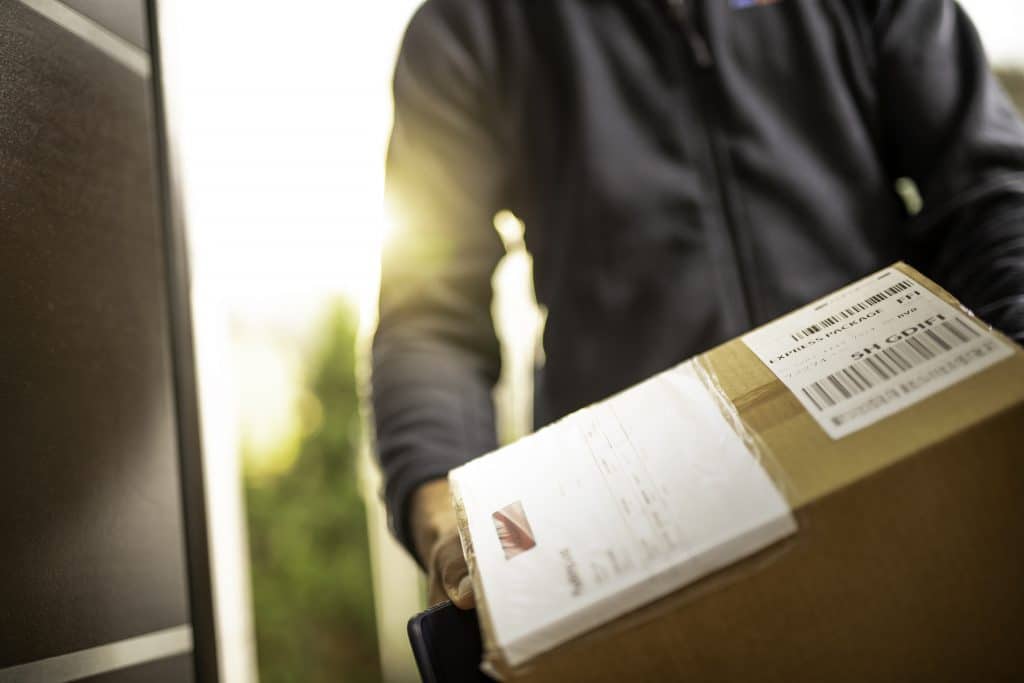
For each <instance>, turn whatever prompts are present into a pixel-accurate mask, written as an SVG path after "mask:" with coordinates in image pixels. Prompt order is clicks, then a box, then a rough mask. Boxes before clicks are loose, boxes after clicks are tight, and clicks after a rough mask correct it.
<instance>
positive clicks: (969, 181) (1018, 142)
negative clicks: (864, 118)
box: [875, 0, 1024, 341]
mask: <svg viewBox="0 0 1024 683" xmlns="http://www.w3.org/2000/svg"><path fill="white" fill-rule="evenodd" d="M877 7H878V14H877V15H876V17H875V37H876V41H877V43H876V45H877V53H878V64H877V74H878V75H877V78H878V79H879V96H880V98H881V105H880V108H881V112H882V135H883V141H882V143H883V144H882V149H883V155H885V156H886V159H885V162H886V163H887V165H888V167H889V168H890V169H891V172H892V173H893V176H894V177H900V176H906V177H909V178H911V179H913V180H914V181H915V183H916V184H917V186H918V188H919V191H920V194H921V197H922V199H923V210H922V211H921V212H920V213H919V214H918V215H917V216H916V217H915V218H914V219H913V220H912V221H911V224H910V230H909V235H908V244H907V248H908V260H910V261H911V262H912V263H915V264H916V265H917V266H918V267H919V268H920V269H921V270H922V271H923V272H925V273H927V274H928V275H929V276H931V277H932V278H933V279H935V280H936V281H937V282H940V283H941V284H942V285H943V286H945V287H946V288H947V289H948V290H949V291H950V292H952V293H953V294H954V295H956V296H957V297H959V298H960V300H961V301H963V302H964V303H965V304H966V305H967V306H969V307H970V308H971V309H973V310H974V311H975V312H976V313H977V314H978V315H979V316H980V317H981V318H983V319H985V320H987V321H988V322H989V323H990V324H991V325H993V326H994V327H996V328H999V329H1001V330H1002V331H1003V332H1005V333H1006V334H1008V335H1009V336H1011V337H1013V338H1015V339H1017V340H1018V341H1024V125H1022V124H1021V120H1020V118H1019V115H1018V114H1017V113H1016V112H1015V111H1014V108H1013V105H1012V104H1011V103H1010V100H1009V98H1008V97H1007V96H1006V94H1005V92H1003V90H1002V89H1001V88H1000V86H999V84H998V82H997V81H996V79H995V77H994V76H993V74H992V72H991V70H990V69H989V65H988V63H987V61H986V58H985V54H984V51H983V49H982V47H981V44H980V42H979V39H978V35H977V33H976V31H975V29H974V26H973V25H972V23H971V21H970V20H969V19H968V17H967V16H966V15H965V14H964V12H963V10H962V9H961V8H960V7H959V6H958V5H957V4H956V3H955V2H953V0H920V1H919V0H907V1H905V2H903V1H899V0H893V1H890V2H880V3H878V5H877Z"/></svg>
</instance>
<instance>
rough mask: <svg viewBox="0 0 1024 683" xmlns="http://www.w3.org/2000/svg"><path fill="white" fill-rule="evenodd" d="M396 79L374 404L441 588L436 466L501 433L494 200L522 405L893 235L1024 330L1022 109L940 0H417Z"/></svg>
mask: <svg viewBox="0 0 1024 683" xmlns="http://www.w3.org/2000/svg"><path fill="white" fill-rule="evenodd" d="M394 98H395V121H394V130H393V133H392V137H391V144H390V149H389V153H388V161H387V187H388V193H389V196H390V199H391V202H392V205H393V206H394V207H395V209H396V213H397V220H398V228H397V232H396V234H395V235H394V236H393V238H392V240H391V242H390V246H389V247H388V249H387V250H386V253H385V254H384V260H383V272H382V281H381V293H380V323H379V328H378V330H377V333H376V337H375V340H374V346H373V378H372V390H373V407H374V412H375V419H376V436H377V446H378V450H379V458H380V464H381V467H382V469H383V472H384V477H385V482H386V483H385V489H384V496H385V498H386V501H387V505H388V510H389V515H390V520H391V525H392V529H393V531H394V533H395V535H396V536H397V537H398V539H399V540H400V541H401V542H402V543H403V544H404V545H405V546H406V548H408V549H409V550H410V551H411V552H412V553H413V554H414V555H415V556H416V557H417V558H418V560H419V561H420V562H421V564H422V565H423V566H424V567H425V568H426V570H427V571H428V573H429V574H430V577H431V578H430V585H431V601H432V602H434V601H437V600H439V599H441V598H443V597H444V596H445V595H447V596H448V597H450V598H452V599H453V601H454V602H455V603H456V604H458V605H460V606H463V607H467V606H470V605H472V604H473V599H472V589H471V588H470V586H469V581H468V578H467V577H466V566H465V562H464V560H463V558H462V553H461V549H460V547H459V541H458V538H457V534H456V532H455V520H454V515H453V513H452V509H451V505H450V502H449V499H448V490H447V485H446V484H445V480H444V477H445V475H446V473H447V472H448V470H449V469H451V468H452V467H455V466H457V465H460V464H462V463H464V462H466V461H467V460H469V459H470V458H473V457H475V456H477V455H481V454H483V453H485V452H487V451H489V450H492V449H493V448H495V446H496V442H495V429H494V417H493V409H492V403H491V390H492V387H493V385H494V383H495V381H496V379H497V377H498V374H499V348H498V342H497V340H496V338H495V334H494V328H493V324H492V321H491V315H490V307H491V284H490V283H491V276H492V273H493V271H494V268H495V265H496V264H497V262H498V260H499V259H500V258H501V257H502V255H503V247H502V242H501V240H500V238H499V236H498V234H497V233H496V231H495V230H494V228H493V217H494V215H495V213H496V212H497V211H499V210H502V209H508V210H510V211H512V212H513V213H514V214H515V215H516V216H518V217H519V218H520V219H522V221H523V222H524V224H525V241H526V246H527V248H528V249H529V251H530V252H531V254H532V255H533V259H534V284H535V289H536V293H537V299H538V301H539V303H540V304H541V305H543V306H544V307H546V309H547V311H548V316H547V324H546V329H545V333H544V350H545V356H546V364H545V366H544V368H543V370H542V373H541V374H540V375H539V379H538V383H537V386H536V421H537V423H538V425H540V424H543V423H546V422H549V421H551V420H553V419H555V418H558V417H560V416H562V415H565V414H566V413H569V412H570V411H573V410H575V409H577V408H580V407H582V406H584V405H586V404H588V403H591V402H593V401H595V400H598V399H601V398H603V397H605V396H608V395H609V394H611V393H613V392H615V391H618V390H620V389H623V388H625V387H627V386H629V385H631V384H633V383H635V382H637V381H639V380H642V379H644V378H646V377H648V376H650V375H652V374H654V373H656V372H658V371H660V370H663V369H666V368H668V367H670V366H672V365H674V364H676V363H679V362H680V361H682V360H684V359H686V358H687V357H689V356H692V355H694V354H696V353H698V352H701V351H703V350H706V349H708V348H709V347H712V346H714V345H716V344H718V343H720V342H723V341H725V340H728V339H730V338H732V337H734V336H736V335H739V334H741V333H743V332H744V331H746V330H748V329H750V328H751V327H752V326H755V325H758V324H761V323H764V322H766V321H768V320H771V319H773V318H775V317H777V316H779V315H780V314H783V313H785V312H787V311H789V310H791V309H794V308H796V307H799V306H801V305H802V304H805V303H807V302H809V301H811V300H813V299H815V298H818V297H820V296H822V295H824V294H826V293H828V292H829V291H831V290H834V289H836V288H838V287H840V286H841V285H844V284H846V283H848V282H850V281H852V280H854V279H856V278H859V277H861V276H863V275H866V274H868V273H870V272H871V271H874V270H876V269H878V268H880V267H884V266H886V265H888V264H890V263H891V262H893V261H896V260H899V259H904V260H906V261H908V262H909V263H911V264H912V265H914V266H916V267H917V268H919V269H920V270H921V271H923V272H924V273H925V274H927V275H928V276H930V277H932V278H933V279H935V280H936V281H937V282H939V283H940V284H942V285H943V286H945V287H946V288H947V289H948V290H950V291H951V292H952V293H953V294H955V295H957V296H958V297H960V298H961V300H963V301H964V303H965V304H967V305H968V306H970V307H971V308H973V310H975V311H976V312H977V313H978V315H980V316H981V317H983V318H985V319H986V320H988V321H989V322H990V323H991V324H992V325H994V326H996V327H999V328H1001V329H1002V330H1003V331H1004V332H1006V333H1007V334H1009V335H1011V336H1013V337H1015V338H1017V339H1018V340H1020V339H1022V337H1024V127H1022V124H1021V122H1020V120H1019V119H1018V118H1017V116H1016V115H1015V113H1014V112H1013V110H1012V107H1011V105H1010V103H1009V102H1008V100H1007V97H1006V96H1005V94H1004V93H1003V92H1002V91H1001V90H1000V87H999V86H998V85H997V83H996V81H995V79H994V78H993V76H992V74H991V73H990V70H989V67H988V65H987V63H986V59H985V55H984V54H983V51H982V48H981V45H980V44H979V41H978V36H977V34H976V32H975V29H974V28H973V26H972V25H971V22H970V21H969V20H968V18H967V16H965V14H964V12H963V11H962V10H961V9H960V7H958V6H957V4H956V3H954V2H953V1H952V0H913V1H909V0H908V1H906V2H901V1H899V0H874V1H867V0H864V1H862V0H856V1H852V0H776V1H774V2H773V1H771V0H690V1H686V0H537V1H530V0H429V1H428V2H426V4H425V5H423V6H422V8H421V9H420V10H419V11H418V12H417V14H416V15H415V16H414V17H413V19H412V21H411V22H410V24H409V27H408V30H407V33H406V35H405V38H404V42H403V45H402V48H401V54H400V56H399V59H398V64H397V68H396V72H395V80H394ZM899 179H911V180H912V181H913V182H914V183H916V187H917V188H918V191H919V193H920V197H921V199H922V200H923V208H921V210H920V211H919V212H916V213H915V212H914V211H911V210H908V208H907V206H908V205H907V204H906V203H905V202H903V201H901V199H900V196H898V194H897V193H896V192H895V191H894V185H895V184H896V183H897V181H898V180H899ZM903 182H904V183H906V182H907V181H903Z"/></svg>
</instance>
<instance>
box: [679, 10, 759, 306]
mask: <svg viewBox="0 0 1024 683" xmlns="http://www.w3.org/2000/svg"><path fill="white" fill-rule="evenodd" d="M665 2H666V5H667V7H668V10H669V13H670V14H671V16H672V18H673V20H674V21H675V23H676V25H677V26H678V28H679V29H680V31H682V33H683V37H684V38H685V40H686V43H687V46H688V47H689V50H690V54H691V55H692V57H693V61H694V63H695V64H696V65H697V67H698V74H697V77H698V81H699V82H700V84H701V86H702V88H703V89H704V90H705V91H712V90H715V92H714V95H715V96H716V97H717V96H718V95H719V94H720V93H718V92H717V89H716V87H715V84H714V83H711V82H710V79H711V78H712V77H713V74H712V73H711V69H712V67H714V65H715V60H714V55H713V54H712V53H711V48H710V46H709V45H708V41H707V39H706V38H705V37H704V35H703V34H702V33H701V31H700V30H699V29H698V28H697V26H696V24H695V23H694V20H693V14H692V5H693V2H692V0H665ZM699 99H700V101H699V103H698V108H699V109H700V116H701V120H702V122H703V123H704V132H705V134H706V135H707V139H708V147H709V148H710V150H711V165H712V168H713V172H714V176H715V182H716V184H717V186H718V193H719V197H720V201H721V204H722V218H723V221H724V223H725V227H726V230H727V231H728V233H729V241H730V247H731V251H732V254H733V263H734V266H735V268H736V276H737V279H738V281H739V282H738V284H739V290H740V294H741V296H742V298H743V307H744V309H745V311H744V312H745V314H746V315H745V317H746V324H747V326H752V325H753V323H754V322H755V321H756V320H757V318H758V315H757V312H756V311H755V307H754V300H753V296H752V294H751V291H750V287H749V285H748V283H747V276H746V273H745V271H746V270H747V268H746V259H745V258H743V253H744V249H743V248H742V245H740V243H739V235H738V232H739V230H738V228H737V226H736V220H735V216H734V213H733V209H732V206H731V202H730V198H729V195H730V192H729V185H728V182H727V178H726V177H725V172H724V169H725V168H726V167H727V165H728V164H727V162H726V159H725V158H724V154H725V152H724V151H723V150H722V149H721V146H720V144H719V141H718V138H717V135H716V133H715V126H714V122H713V119H712V117H711V113H710V112H709V111H708V107H707V104H706V100H705V98H703V97H701V98H699Z"/></svg>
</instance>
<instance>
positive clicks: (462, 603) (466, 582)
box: [446, 576, 476, 609]
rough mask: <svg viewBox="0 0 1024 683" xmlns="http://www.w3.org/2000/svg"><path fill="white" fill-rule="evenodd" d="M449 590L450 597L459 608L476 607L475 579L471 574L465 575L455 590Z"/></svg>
mask: <svg viewBox="0 0 1024 683" xmlns="http://www.w3.org/2000/svg"><path fill="white" fill-rule="evenodd" d="M446 590H448V597H449V598H450V599H451V601H452V603H453V604H454V605H455V606H456V607H458V608H459V609H473V608H474V607H476V596H475V595H474V594H473V580H472V579H470V578H469V576H463V577H462V578H461V579H460V580H459V584H458V586H455V589H454V590H450V589H448V588H447V587H446Z"/></svg>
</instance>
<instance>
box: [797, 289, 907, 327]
mask: <svg viewBox="0 0 1024 683" xmlns="http://www.w3.org/2000/svg"><path fill="white" fill-rule="evenodd" d="M913 286H914V283H913V282H911V281H910V280H900V281H899V282H897V283H896V284H894V285H893V286H892V287H889V288H888V289H885V290H882V291H881V292H878V293H877V294H872V295H871V296H869V297H868V298H867V299H864V301H861V302H860V303H858V304H854V305H853V306H850V307H849V308H844V309H843V310H841V311H839V312H838V313H836V314H834V315H830V316H829V317H827V318H825V319H824V320H819V321H818V322H816V323H814V324H813V325H811V326H810V327H805V328H804V329H802V330H800V331H799V332H795V333H793V334H791V335H790V336H791V337H792V338H793V341H800V340H801V339H803V338H805V337H810V336H811V335H812V334H817V333H818V332H821V331H823V330H827V329H828V328H830V327H832V326H833V325H838V324H839V323H841V322H843V321H844V320H846V319H848V318H852V317H853V316H855V315H857V314H858V313H862V312H864V311H866V310H868V309H869V308H871V307H872V306H874V305H876V304H880V303H882V302H883V301H885V300H886V299H888V298H889V297H891V296H892V295H894V294H899V293H900V292H905V291H907V290H908V289H910V288H911V287H913Z"/></svg>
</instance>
